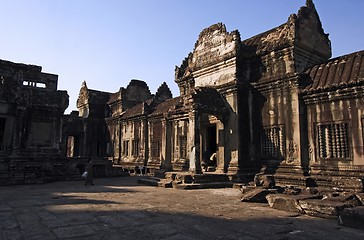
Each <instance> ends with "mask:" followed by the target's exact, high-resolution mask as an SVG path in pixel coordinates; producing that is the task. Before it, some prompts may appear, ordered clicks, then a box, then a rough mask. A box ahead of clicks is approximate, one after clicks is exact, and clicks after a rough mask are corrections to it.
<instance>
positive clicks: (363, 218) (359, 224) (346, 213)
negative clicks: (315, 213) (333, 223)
mask: <svg viewBox="0 0 364 240" xmlns="http://www.w3.org/2000/svg"><path fill="white" fill-rule="evenodd" d="M338 222H339V224H341V225H344V226H347V227H353V228H359V229H363V230H364V207H355V208H345V209H344V210H343V211H342V212H341V213H340V215H339V219H338Z"/></svg>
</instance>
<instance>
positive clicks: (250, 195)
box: [241, 188, 275, 203]
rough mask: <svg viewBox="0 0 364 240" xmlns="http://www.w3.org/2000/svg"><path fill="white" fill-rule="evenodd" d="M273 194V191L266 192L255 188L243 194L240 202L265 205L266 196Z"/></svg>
mask: <svg viewBox="0 0 364 240" xmlns="http://www.w3.org/2000/svg"><path fill="white" fill-rule="evenodd" d="M272 193H275V191H274V190H267V189H262V188H256V189H254V190H251V191H249V192H247V193H245V194H243V196H242V198H241V201H242V202H257V203H267V199H266V196H267V195H268V194H272Z"/></svg>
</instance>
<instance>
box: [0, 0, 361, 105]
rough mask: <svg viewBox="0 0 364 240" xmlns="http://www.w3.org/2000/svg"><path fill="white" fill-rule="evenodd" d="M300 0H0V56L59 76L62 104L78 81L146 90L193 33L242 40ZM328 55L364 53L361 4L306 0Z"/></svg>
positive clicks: (169, 68)
mask: <svg viewBox="0 0 364 240" xmlns="http://www.w3.org/2000/svg"><path fill="white" fill-rule="evenodd" d="M305 2H306V1H305V0H254V1H252V0H224V1H222V0H183V1H177V0H0V9H1V14H0V18H1V20H0V29H1V35H0V59H3V60H9V61H12V62H20V63H26V64H35V65H40V66H42V67H43V71H44V72H48V73H54V74H58V75H59V80H58V89H60V90H67V91H68V94H69V95H70V106H69V108H68V109H67V112H70V111H71V110H74V109H76V104H75V102H76V99H77V97H78V92H79V89H80V87H81V83H82V81H84V80H86V82H87V85H88V87H89V88H92V89H97V90H101V91H107V92H116V91H118V89H119V88H120V87H126V86H127V84H128V83H129V81H130V80H131V79H142V80H144V81H146V82H147V83H148V85H149V87H150V90H151V92H152V93H155V91H156V90H157V88H158V87H159V86H160V84H161V83H162V82H164V81H165V82H167V84H168V85H169V87H170V88H171V90H172V92H173V95H174V96H177V95H178V88H177V85H176V84H175V83H174V68H175V65H180V64H181V62H182V60H183V59H184V58H185V57H186V56H187V54H188V53H189V52H190V51H192V50H193V47H194V44H195V42H196V40H197V37H198V35H199V33H200V32H201V30H203V29H204V28H206V27H208V26H210V25H211V24H214V23H217V22H223V23H225V24H226V27H227V29H228V31H233V30H235V29H238V30H239V32H240V34H241V37H242V39H246V38H249V37H252V36H254V35H256V34H259V33H261V32H264V31H267V30H269V29H271V28H273V27H276V26H278V25H280V24H282V23H284V22H286V21H287V19H288V17H289V15H290V14H292V13H297V11H298V9H299V8H300V6H303V5H305ZM314 3H315V5H316V8H317V10H318V13H319V15H320V17H321V21H322V24H323V27H324V29H325V32H326V33H329V34H330V39H331V42H332V48H333V57H335V56H340V55H344V54H347V53H351V52H355V51H359V50H363V49H364V41H363V39H364V12H363V10H364V1H363V0H347V1H336V0H335V1H334V0H316V1H314Z"/></svg>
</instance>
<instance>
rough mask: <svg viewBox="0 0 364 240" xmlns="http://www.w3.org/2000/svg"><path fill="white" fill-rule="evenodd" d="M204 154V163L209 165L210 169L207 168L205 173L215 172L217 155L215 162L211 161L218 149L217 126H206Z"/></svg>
mask: <svg viewBox="0 0 364 240" xmlns="http://www.w3.org/2000/svg"><path fill="white" fill-rule="evenodd" d="M202 143H203V152H202V161H204V162H205V163H208V167H207V168H205V171H209V172H212V171H215V170H216V166H217V156H216V154H215V158H214V159H215V160H214V161H211V159H210V158H211V155H212V154H214V153H216V152H217V150H218V148H217V128H216V124H209V125H207V126H205V129H204V134H203V139H202Z"/></svg>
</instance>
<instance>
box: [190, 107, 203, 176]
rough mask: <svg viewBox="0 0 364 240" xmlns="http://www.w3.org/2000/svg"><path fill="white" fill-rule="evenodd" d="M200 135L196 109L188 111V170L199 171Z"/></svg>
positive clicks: (198, 117)
mask: <svg viewBox="0 0 364 240" xmlns="http://www.w3.org/2000/svg"><path fill="white" fill-rule="evenodd" d="M200 143H201V136H200V116H199V113H198V111H197V110H193V111H192V112H190V113H189V129H188V149H189V154H190V156H189V160H190V166H189V171H190V172H194V173H201V146H200Z"/></svg>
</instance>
